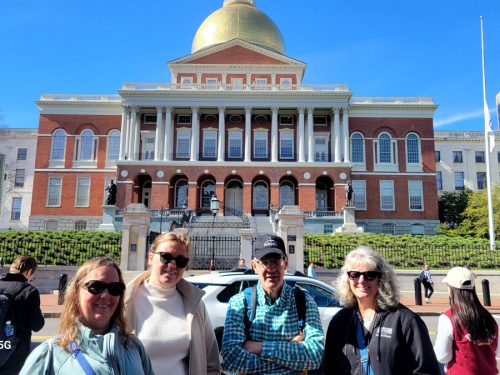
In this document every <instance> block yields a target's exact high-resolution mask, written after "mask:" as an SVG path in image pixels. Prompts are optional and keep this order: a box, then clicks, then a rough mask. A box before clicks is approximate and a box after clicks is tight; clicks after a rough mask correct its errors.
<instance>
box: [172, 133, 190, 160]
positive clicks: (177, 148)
mask: <svg viewBox="0 0 500 375" xmlns="http://www.w3.org/2000/svg"><path fill="white" fill-rule="evenodd" d="M181 140H184V141H186V140H187V146H186V147H187V152H183V153H181V152H180V151H181V150H180V144H179V141H181ZM175 142H176V144H175V157H176V158H178V159H189V158H190V157H191V130H190V129H178V130H177V137H176V140H175ZM182 151H185V150H182Z"/></svg>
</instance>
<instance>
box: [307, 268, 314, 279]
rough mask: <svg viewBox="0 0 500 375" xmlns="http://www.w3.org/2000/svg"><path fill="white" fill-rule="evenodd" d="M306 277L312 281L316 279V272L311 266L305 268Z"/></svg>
mask: <svg viewBox="0 0 500 375" xmlns="http://www.w3.org/2000/svg"><path fill="white" fill-rule="evenodd" d="M307 276H308V277H312V278H313V279H315V278H316V270H315V269H314V267H313V266H309V267H307Z"/></svg>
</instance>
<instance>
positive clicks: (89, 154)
mask: <svg viewBox="0 0 500 375" xmlns="http://www.w3.org/2000/svg"><path fill="white" fill-rule="evenodd" d="M78 160H94V132H93V131H92V130H90V129H85V130H84V131H83V132H82V134H81V135H80V149H79V152H78Z"/></svg>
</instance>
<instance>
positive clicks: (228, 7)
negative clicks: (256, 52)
mask: <svg viewBox="0 0 500 375" xmlns="http://www.w3.org/2000/svg"><path fill="white" fill-rule="evenodd" d="M232 39H242V40H244V41H246V42H250V43H253V44H256V45H258V46H260V47H264V48H267V49H270V50H272V51H274V52H278V53H280V54H283V55H284V54H285V43H284V41H283V37H282V35H281V32H280V31H279V29H278V28H277V27H276V24H275V23H274V22H273V21H272V20H271V19H270V18H269V17H268V16H267V15H266V14H264V13H263V12H261V11H260V10H259V9H257V7H256V6H255V1H254V0H225V1H224V5H223V6H222V8H220V9H218V10H216V11H215V12H213V13H212V14H211V15H209V16H208V17H207V18H206V19H205V21H203V23H202V24H201V26H200V27H199V28H198V31H196V34H195V36H194V39H193V45H192V48H191V53H194V52H196V51H199V50H201V49H203V48H206V47H209V46H212V45H215V44H219V43H224V42H227V41H229V40H232Z"/></svg>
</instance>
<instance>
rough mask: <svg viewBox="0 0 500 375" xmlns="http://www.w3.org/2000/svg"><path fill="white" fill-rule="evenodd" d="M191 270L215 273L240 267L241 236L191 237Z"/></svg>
mask: <svg viewBox="0 0 500 375" xmlns="http://www.w3.org/2000/svg"><path fill="white" fill-rule="evenodd" d="M189 242H190V243H191V245H190V247H191V256H190V258H191V261H190V262H189V269H191V270H208V269H212V270H215V271H221V270H230V269H231V268H234V267H237V266H238V260H239V258H240V250H241V238H240V237H239V236H191V237H189Z"/></svg>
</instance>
